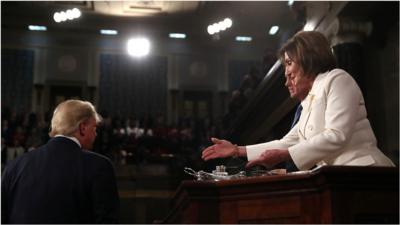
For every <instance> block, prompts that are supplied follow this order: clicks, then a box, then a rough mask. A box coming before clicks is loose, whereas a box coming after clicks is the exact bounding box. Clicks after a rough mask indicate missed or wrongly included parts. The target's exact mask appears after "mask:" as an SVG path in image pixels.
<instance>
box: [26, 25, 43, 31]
mask: <svg viewBox="0 0 400 225" xmlns="http://www.w3.org/2000/svg"><path fill="white" fill-rule="evenodd" d="M28 29H29V30H34V31H46V30H47V27H45V26H38V25H29V26H28Z"/></svg>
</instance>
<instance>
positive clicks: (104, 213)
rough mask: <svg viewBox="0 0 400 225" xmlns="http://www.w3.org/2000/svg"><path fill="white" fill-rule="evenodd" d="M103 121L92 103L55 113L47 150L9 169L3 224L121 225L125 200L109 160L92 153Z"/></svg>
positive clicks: (74, 103) (63, 106)
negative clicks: (118, 224) (118, 222)
mask: <svg viewBox="0 0 400 225" xmlns="http://www.w3.org/2000/svg"><path fill="white" fill-rule="evenodd" d="M100 121H101V117H100V116H99V115H98V114H97V112H96V110H95V108H94V107H93V105H92V104H91V103H90V102H86V101H80V100H67V101H65V102H63V103H61V104H59V105H58V106H57V108H56V109H55V110H54V113H53V118H52V121H51V131H50V133H49V135H50V136H51V137H52V139H50V140H49V142H47V144H45V145H43V146H41V147H39V148H37V149H35V150H33V151H30V152H28V153H26V154H24V155H23V156H21V157H19V158H17V159H16V160H14V161H12V162H11V163H10V164H9V165H7V167H6V169H5V171H4V174H3V176H2V180H1V206H2V207H1V212H2V213H1V222H2V223H42V224H43V223H53V224H54V223H64V224H66V223H115V222H117V217H118V209H119V197H118V192H117V185H116V180H115V174H114V169H113V166H112V164H111V162H110V161H109V159H107V158H105V157H104V156H101V155H99V154H96V153H93V152H90V151H88V150H87V149H91V148H92V145H93V142H94V140H95V138H96V126H97V124H98V123H99V122H100Z"/></svg>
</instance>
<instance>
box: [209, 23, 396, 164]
mask: <svg viewBox="0 0 400 225" xmlns="http://www.w3.org/2000/svg"><path fill="white" fill-rule="evenodd" d="M278 55H279V57H280V60H281V62H282V63H283V64H284V66H285V77H286V83H285V85H286V87H287V88H288V89H289V92H290V96H291V97H292V98H297V99H299V100H300V101H301V106H302V108H303V110H302V112H301V115H300V118H299V122H298V123H297V124H296V125H295V126H294V127H293V128H292V129H291V130H290V131H289V133H288V134H286V136H284V137H283V138H282V139H280V140H275V141H271V142H266V143H262V144H256V145H249V146H237V145H234V144H232V143H231V142H229V141H226V140H219V139H217V138H212V139H211V140H212V142H213V143H214V145H212V146H209V147H208V148H206V149H205V150H204V151H203V153H202V158H203V159H204V160H210V159H215V158H225V157H231V156H243V157H245V156H247V159H248V161H249V162H248V163H247V165H246V166H247V167H250V166H254V165H262V166H266V167H272V166H274V165H276V164H278V163H280V162H284V161H290V160H293V162H294V164H295V165H296V166H297V168H298V169H299V170H308V169H310V168H312V167H313V166H315V165H351V166H394V164H393V162H392V161H391V160H390V159H389V158H388V157H386V156H385V155H384V154H383V153H382V152H381V151H380V150H379V149H378V148H377V144H376V138H375V135H374V133H373V131H372V128H371V125H370V123H369V121H368V119H367V111H366V108H365V103H364V98H363V95H362V93H361V90H360V88H359V87H358V85H357V83H356V82H355V81H354V79H353V78H352V77H351V76H350V75H349V74H348V73H347V72H346V71H344V70H341V69H337V68H335V66H336V61H335V58H334V55H333V53H332V51H331V48H330V45H329V42H328V40H327V39H326V38H325V36H324V35H323V34H321V33H319V32H316V31H307V32H306V31H302V32H299V33H297V34H296V35H295V36H294V37H293V38H291V39H290V40H288V41H287V43H286V44H285V45H284V46H283V47H282V48H281V49H280V51H279V53H278Z"/></svg>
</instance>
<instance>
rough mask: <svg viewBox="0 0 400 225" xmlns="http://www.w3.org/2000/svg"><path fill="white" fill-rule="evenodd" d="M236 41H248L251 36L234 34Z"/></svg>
mask: <svg viewBox="0 0 400 225" xmlns="http://www.w3.org/2000/svg"><path fill="white" fill-rule="evenodd" d="M235 40H236V41H243V42H250V41H251V40H252V38H251V37H248V36H236V38H235Z"/></svg>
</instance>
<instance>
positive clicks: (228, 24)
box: [223, 18, 232, 28]
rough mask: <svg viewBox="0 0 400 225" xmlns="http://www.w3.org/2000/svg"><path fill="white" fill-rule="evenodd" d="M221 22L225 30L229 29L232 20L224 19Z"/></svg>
mask: <svg viewBox="0 0 400 225" xmlns="http://www.w3.org/2000/svg"><path fill="white" fill-rule="evenodd" d="M223 22H224V24H225V26H226V28H230V27H231V26H232V20H231V19H230V18H225V19H224V21H223Z"/></svg>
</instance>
